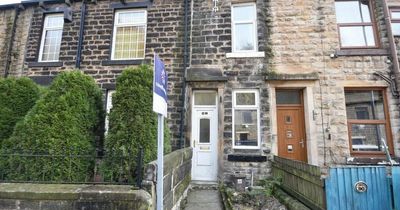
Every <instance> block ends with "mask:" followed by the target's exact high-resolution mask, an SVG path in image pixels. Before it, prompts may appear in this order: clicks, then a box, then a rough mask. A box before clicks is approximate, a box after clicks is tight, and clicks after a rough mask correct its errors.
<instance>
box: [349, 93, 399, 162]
mask: <svg viewBox="0 0 400 210" xmlns="http://www.w3.org/2000/svg"><path fill="white" fill-rule="evenodd" d="M345 97H346V113H347V125H348V129H349V140H350V148H351V153H352V154H358V155H362V154H374V153H375V154H379V153H381V154H383V152H384V151H385V150H386V147H385V145H387V146H388V147H389V150H390V151H392V149H391V148H392V141H391V131H390V124H389V117H388V116H389V114H388V111H387V102H386V98H385V93H384V89H346V90H345Z"/></svg>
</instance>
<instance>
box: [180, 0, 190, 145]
mask: <svg viewBox="0 0 400 210" xmlns="http://www.w3.org/2000/svg"><path fill="white" fill-rule="evenodd" d="M188 9H189V1H188V0H185V26H184V27H185V30H184V53H183V72H184V73H183V75H184V76H183V83H182V100H183V103H182V109H181V120H180V121H181V124H180V126H179V133H180V136H179V143H178V148H179V149H181V148H183V147H184V146H185V144H184V130H183V128H184V124H185V114H186V78H187V66H188V57H189V53H188V52H189V50H188V37H189V35H188V33H189V31H188V22H189V20H188V15H189V11H188Z"/></svg>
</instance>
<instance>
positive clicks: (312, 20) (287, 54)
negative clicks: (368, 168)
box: [271, 0, 400, 165]
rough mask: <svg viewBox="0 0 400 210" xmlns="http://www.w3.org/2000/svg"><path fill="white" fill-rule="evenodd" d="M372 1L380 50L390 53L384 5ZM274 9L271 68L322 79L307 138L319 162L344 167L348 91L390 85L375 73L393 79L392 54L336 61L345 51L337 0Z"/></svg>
mask: <svg viewBox="0 0 400 210" xmlns="http://www.w3.org/2000/svg"><path fill="white" fill-rule="evenodd" d="M373 3H374V5H373V6H374V8H375V9H374V16H373V18H374V21H376V24H377V34H378V37H379V45H380V46H381V47H380V48H382V49H389V46H388V41H387V39H388V38H387V36H386V26H385V22H384V17H383V8H382V4H381V1H373ZM282 8H286V9H282ZM271 11H272V13H273V15H272V17H273V20H272V23H273V27H272V34H271V42H272V43H271V46H272V48H273V54H274V58H273V60H272V62H271V70H272V71H275V72H277V73H291V74H304V73H312V72H316V73H318V75H319V81H318V82H315V83H314V85H313V86H312V94H313V96H312V97H313V98H314V100H313V101H312V103H314V111H315V114H316V116H315V120H314V122H313V124H314V125H315V128H316V129H315V130H314V131H313V133H310V134H311V135H309V136H308V137H307V138H309V137H312V136H315V138H314V139H311V140H310V139H308V141H309V143H312V141H315V143H316V146H315V147H314V148H310V149H311V151H309V152H315V153H316V154H318V157H317V161H315V162H314V164H318V165H324V164H327V165H329V164H342V163H344V162H345V157H349V156H350V150H349V140H348V139H349V137H348V127H347V123H346V121H347V118H346V107H345V101H344V99H345V98H344V88H348V87H379V86H380V87H387V86H388V84H387V83H386V82H385V81H383V80H382V79H381V78H379V77H377V76H374V72H381V73H382V74H384V75H386V76H388V77H390V75H391V73H390V69H391V66H390V65H389V64H387V60H388V56H389V54H385V55H376V54H374V53H373V52H372V53H369V55H365V56H338V57H337V58H331V57H330V54H334V53H335V52H337V51H340V44H339V36H338V28H337V25H336V15H335V6H334V1H332V0H322V1H273V3H271ZM296 11H301V12H296ZM386 95H387V97H388V101H389V102H388V105H389V113H390V123H391V127H392V134H393V141H394V145H395V146H394V148H395V154H397V156H398V155H399V154H400V150H399V149H400V148H399V146H400V144H399V143H400V142H399V137H400V136H399V135H400V133H399V128H400V124H399V123H400V121H399V106H398V103H399V99H398V98H396V97H394V96H393V95H392V94H391V92H390V90H389V88H387V91H386ZM321 107H322V108H321ZM321 110H322V114H321ZM322 115H323V116H322ZM323 118H324V124H322V119H323ZM323 130H325V132H323ZM323 133H325V136H323ZM324 139H325V141H324ZM310 141H311V142H310Z"/></svg>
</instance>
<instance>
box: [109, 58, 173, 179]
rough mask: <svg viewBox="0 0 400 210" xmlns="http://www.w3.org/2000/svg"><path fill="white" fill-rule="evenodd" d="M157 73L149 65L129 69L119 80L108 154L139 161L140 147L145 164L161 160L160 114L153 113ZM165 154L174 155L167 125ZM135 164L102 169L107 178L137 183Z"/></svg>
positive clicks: (111, 121) (111, 122) (111, 117)
mask: <svg viewBox="0 0 400 210" xmlns="http://www.w3.org/2000/svg"><path fill="white" fill-rule="evenodd" d="M152 88H153V71H152V69H151V68H150V67H149V66H147V65H142V66H139V67H138V68H135V69H126V70H124V71H123V73H122V75H121V76H120V77H118V78H117V87H116V92H115V93H114V95H113V100H112V104H113V106H112V109H111V111H110V115H109V122H110V127H109V130H108V135H107V137H106V139H105V149H106V152H107V153H108V154H111V155H112V154H121V155H130V156H133V157H136V155H137V154H138V150H139V148H140V147H142V148H143V149H144V162H145V163H148V162H150V161H152V160H155V159H156V158H157V114H155V113H154V112H153V106H152V103H153V100H152V94H153V93H152ZM164 128H165V130H164V145H165V146H164V147H165V149H164V153H168V152H170V151H171V145H170V134H169V129H168V126H166V124H165V125H164ZM135 167H136V164H135V161H130V162H128V161H125V162H124V163H123V164H122V165H121V164H119V165H118V164H113V163H112V162H111V161H108V160H105V161H104V164H103V165H102V170H103V172H104V174H103V175H104V176H105V177H104V178H108V179H115V178H120V177H121V176H123V177H125V178H127V179H129V180H132V179H134V177H133V174H135V173H134V172H135V171H134V170H135Z"/></svg>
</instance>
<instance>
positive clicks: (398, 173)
mask: <svg viewBox="0 0 400 210" xmlns="http://www.w3.org/2000/svg"><path fill="white" fill-rule="evenodd" d="M392 186H393V200H394V206H395V209H396V210H400V167H393V168H392Z"/></svg>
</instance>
